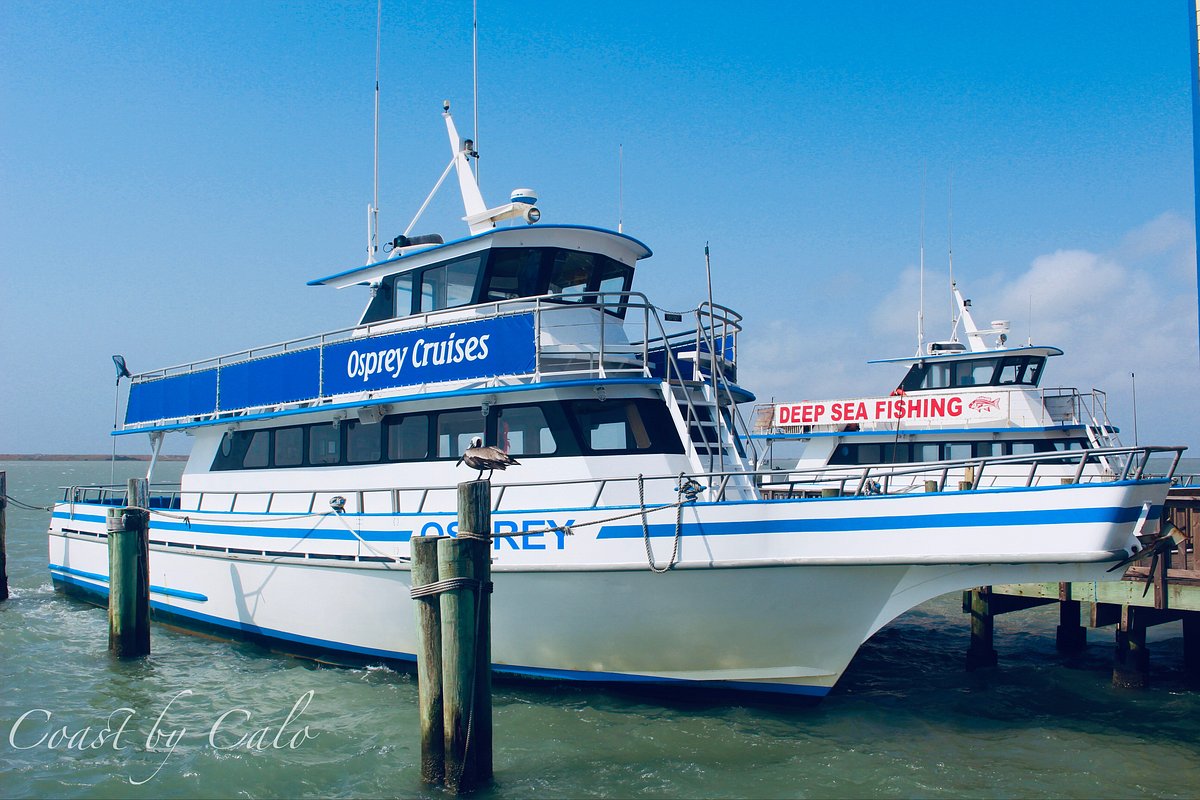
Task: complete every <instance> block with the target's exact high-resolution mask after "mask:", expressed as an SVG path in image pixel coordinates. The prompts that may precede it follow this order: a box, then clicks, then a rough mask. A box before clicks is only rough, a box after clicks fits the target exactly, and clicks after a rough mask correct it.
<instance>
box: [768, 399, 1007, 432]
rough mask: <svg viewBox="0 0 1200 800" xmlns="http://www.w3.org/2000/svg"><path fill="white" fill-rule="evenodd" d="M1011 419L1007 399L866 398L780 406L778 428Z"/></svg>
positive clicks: (940, 423)
mask: <svg viewBox="0 0 1200 800" xmlns="http://www.w3.org/2000/svg"><path fill="white" fill-rule="evenodd" d="M1007 416H1008V395H1007V394H1005V393H1003V392H998V393H994V394H937V395H928V394H922V395H896V396H893V397H867V398H859V399H857V400H822V401H820V402H807V401H806V402H803V403H777V404H776V405H775V427H777V428H791V427H795V426H798V425H844V424H848V423H858V424H860V425H861V424H863V423H867V424H870V423H879V422H885V423H895V422H899V421H904V422H906V423H911V424H913V425H936V426H943V425H945V424H947V423H953V422H956V421H957V422H962V423H963V424H964V425H968V424H973V423H977V422H987V421H999V420H1003V419H1004V418H1005V417H1007Z"/></svg>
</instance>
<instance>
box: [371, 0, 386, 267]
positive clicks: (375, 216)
mask: <svg viewBox="0 0 1200 800" xmlns="http://www.w3.org/2000/svg"><path fill="white" fill-rule="evenodd" d="M382 36H383V0H377V3H376V6H375V146H374V150H375V172H374V187H373V189H374V191H373V193H372V195H371V205H370V206H368V207H367V263H368V264H370V263H372V262H373V261H375V258H376V256H377V254H378V253H379V51H380V40H381V39H382Z"/></svg>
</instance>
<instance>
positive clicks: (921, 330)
mask: <svg viewBox="0 0 1200 800" xmlns="http://www.w3.org/2000/svg"><path fill="white" fill-rule="evenodd" d="M926 173H927V168H926V166H925V164H921V289H920V293H921V297H920V304H919V306H918V309H917V355H922V354H924V352H925V179H926Z"/></svg>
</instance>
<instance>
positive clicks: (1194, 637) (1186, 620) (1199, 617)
mask: <svg viewBox="0 0 1200 800" xmlns="http://www.w3.org/2000/svg"><path fill="white" fill-rule="evenodd" d="M1183 669H1184V671H1186V672H1187V674H1188V675H1190V676H1191V677H1192V679H1193V680H1200V611H1189V612H1188V613H1186V614H1184V615H1183Z"/></svg>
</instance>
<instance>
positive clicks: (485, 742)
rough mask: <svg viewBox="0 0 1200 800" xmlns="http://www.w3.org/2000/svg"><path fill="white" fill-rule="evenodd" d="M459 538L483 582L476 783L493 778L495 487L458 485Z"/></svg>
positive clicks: (476, 685)
mask: <svg viewBox="0 0 1200 800" xmlns="http://www.w3.org/2000/svg"><path fill="white" fill-rule="evenodd" d="M458 535H459V537H460V538H462V539H464V540H470V541H473V542H475V543H476V544H473V545H472V548H473V551H474V552H473V560H474V570H475V577H476V578H478V579H479V581H480V587H481V588H480V591H479V594H478V598H479V602H478V606H477V608H476V613H477V614H478V619H479V622H478V636H477V637H476V644H475V681H474V701H473V702H474V710H473V713H472V718H473V722H472V730H471V737H472V738H471V742H470V743H469V745H468V747H469V748H470V750H471V761H472V768H473V771H474V775H475V784H476V785H477V786H480V785H483V784H485V783H486V782H488V781H490V780H491V779H492V595H491V583H492V557H491V556H492V546H491V545H492V484H491V481H469V482H467V483H461V484H459V486H458Z"/></svg>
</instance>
